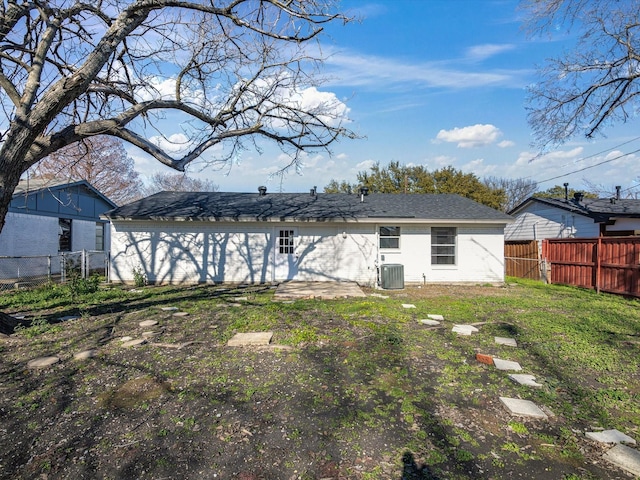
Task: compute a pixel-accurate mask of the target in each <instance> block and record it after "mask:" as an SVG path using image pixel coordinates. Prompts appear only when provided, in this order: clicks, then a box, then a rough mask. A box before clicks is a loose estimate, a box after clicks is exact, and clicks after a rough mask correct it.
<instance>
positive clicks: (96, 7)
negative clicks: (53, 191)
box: [0, 0, 353, 229]
mask: <svg viewBox="0 0 640 480" xmlns="http://www.w3.org/2000/svg"><path fill="white" fill-rule="evenodd" d="M333 2H334V0H288V1H283V0H261V1H257V0H226V1H222V0H221V1H216V2H213V1H212V2H201V1H196V0H193V1H189V0H128V1H127V0H122V1H118V2H102V1H98V2H87V3H83V2H82V1H79V2H66V1H53V0H51V1H49V0H38V1H30V0H23V1H21V2H20V3H18V1H15V0H12V1H7V2H4V3H3V4H2V5H1V7H0V89H2V91H3V92H4V93H5V95H4V96H0V102H1V104H2V108H3V111H4V112H6V117H5V118H4V122H3V128H2V130H3V132H4V133H3V136H2V140H3V141H2V143H1V144H0V229H1V227H2V226H3V225H4V218H5V215H6V211H7V206H8V204H9V202H10V200H11V195H12V193H13V190H14V188H15V186H16V185H17V182H18V180H19V178H20V175H21V174H22V173H23V172H25V171H26V170H27V169H28V168H30V167H31V166H33V165H35V164H37V163H38V162H39V161H40V160H42V159H43V158H45V157H47V156H49V155H52V154H54V153H55V152H56V151H58V150H59V149H62V148H64V147H66V146H68V145H71V144H73V143H76V142H78V141H81V140H83V139H88V138H91V137H93V136H96V135H108V136H112V137H115V138H118V139H121V140H124V141H126V142H128V143H130V144H132V145H134V146H136V147H138V148H140V149H141V150H143V151H145V152H147V153H148V154H150V155H152V156H153V157H154V158H156V159H157V160H158V161H160V162H161V163H163V164H165V165H168V166H170V167H171V168H174V169H176V170H178V171H184V169H185V168H186V167H187V166H188V165H189V164H190V163H192V162H194V161H195V160H196V159H197V158H202V156H203V155H205V154H207V152H211V150H212V148H213V147H216V152H217V153H216V155H215V156H213V155H210V156H209V157H207V161H209V162H211V163H212V164H213V163H219V162H224V161H227V160H228V159H230V158H232V157H233V155H234V154H235V152H236V151H238V150H239V149H242V148H244V147H243V142H244V141H247V142H250V143H252V144H253V145H254V146H256V147H258V148H259V145H258V144H257V143H256V139H258V138H262V139H265V140H266V141H270V142H273V143H275V144H276V145H279V146H280V147H281V148H282V149H283V151H285V152H286V153H287V154H289V155H291V158H292V164H296V162H297V161H298V160H297V159H298V155H299V153H300V152H302V151H307V150H313V149H328V148H329V146H330V145H331V144H332V143H333V142H334V141H337V140H339V139H340V138H351V137H353V133H351V132H350V131H349V130H348V129H346V128H345V127H344V125H345V121H346V115H347V113H348V109H347V108H346V106H345V105H344V104H343V103H342V102H340V101H338V100H337V98H336V97H335V96H334V95H333V94H329V93H321V92H318V91H317V90H316V87H317V85H318V83H317V77H315V75H314V74H315V71H316V68H317V67H318V65H319V63H320V62H321V61H322V58H321V57H319V54H317V53H316V52H318V51H320V49H317V50H311V49H310V48H309V47H306V45H307V44H309V42H310V41H311V40H314V39H317V37H318V35H319V34H320V33H321V32H322V30H323V24H325V23H326V22H333V21H336V20H337V21H346V20H347V19H346V18H345V17H344V16H342V15H340V14H339V12H337V11H336V10H335V8H334V4H333ZM309 94H313V96H314V100H313V101H311V102H310V101H308V100H305V95H309ZM169 118H170V121H167V119H169ZM167 126H169V130H168V131H167ZM176 129H178V131H176ZM156 132H161V136H162V137H164V138H166V137H170V136H171V135H172V134H175V133H180V134H181V135H183V136H184V137H186V138H188V141H186V142H184V148H183V149H182V150H180V151H178V150H176V149H173V148H171V149H170V150H165V149H164V143H163V142H162V141H160V140H158V139H157V137H156V135H155V133H156ZM154 137H156V138H154Z"/></svg>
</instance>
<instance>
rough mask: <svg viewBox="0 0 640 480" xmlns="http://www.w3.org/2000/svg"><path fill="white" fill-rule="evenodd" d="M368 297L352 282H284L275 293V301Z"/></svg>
mask: <svg viewBox="0 0 640 480" xmlns="http://www.w3.org/2000/svg"><path fill="white" fill-rule="evenodd" d="M346 297H366V295H365V294H364V292H363V291H362V289H361V288H360V287H359V286H358V284H356V283H351V282H284V283H281V284H280V285H278V288H276V291H275V293H274V299H275V300H283V299H291V298H323V299H328V300H330V299H332V298H346Z"/></svg>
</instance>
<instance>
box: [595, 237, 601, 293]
mask: <svg viewBox="0 0 640 480" xmlns="http://www.w3.org/2000/svg"><path fill="white" fill-rule="evenodd" d="M601 250H602V237H598V240H597V242H596V252H595V253H596V292H597V293H600V251H601Z"/></svg>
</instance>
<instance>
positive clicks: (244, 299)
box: [233, 297, 249, 302]
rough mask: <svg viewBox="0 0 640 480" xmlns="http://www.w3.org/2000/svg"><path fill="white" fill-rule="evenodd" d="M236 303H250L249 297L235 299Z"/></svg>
mask: <svg viewBox="0 0 640 480" xmlns="http://www.w3.org/2000/svg"><path fill="white" fill-rule="evenodd" d="M233 301H234V302H247V301H249V297H233Z"/></svg>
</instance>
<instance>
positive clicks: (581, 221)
mask: <svg viewBox="0 0 640 480" xmlns="http://www.w3.org/2000/svg"><path fill="white" fill-rule="evenodd" d="M514 217H515V222H514V223H512V224H510V225H507V226H506V228H505V231H504V235H505V240H507V241H511V240H542V239H544V238H574V237H575V238H577V237H580V238H589V237H597V236H599V235H600V226H599V225H598V224H597V223H594V222H593V220H592V219H591V218H589V217H585V216H584V215H579V214H575V213H571V212H568V211H566V210H562V209H559V208H554V207H550V206H547V205H542V204H539V203H537V202H533V203H531V204H529V205H527V206H526V207H525V208H523V209H522V210H520V211H519V212H518V213H517V214H516V215H514Z"/></svg>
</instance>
